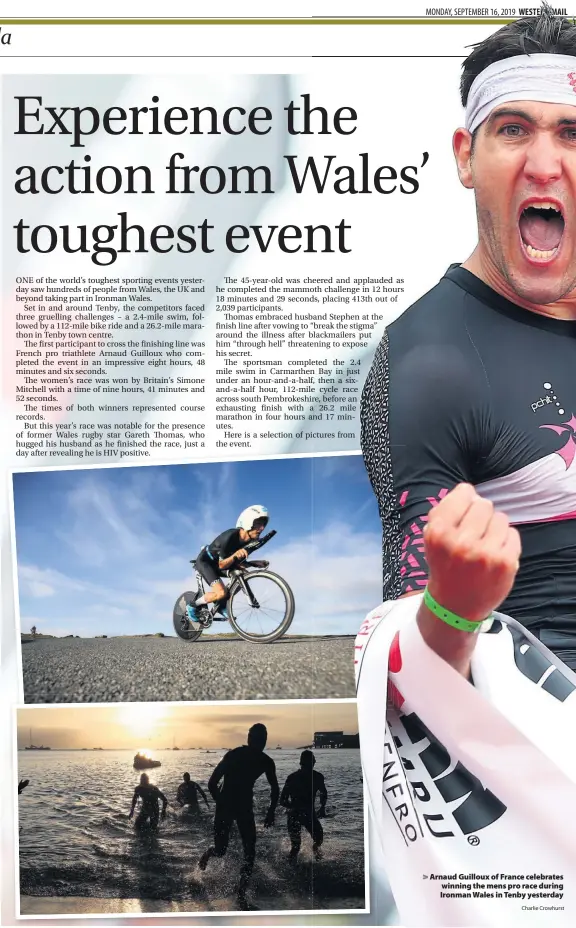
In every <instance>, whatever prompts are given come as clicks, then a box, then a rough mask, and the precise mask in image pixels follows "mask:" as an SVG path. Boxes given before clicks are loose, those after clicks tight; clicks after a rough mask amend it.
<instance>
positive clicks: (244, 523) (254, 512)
mask: <svg viewBox="0 0 576 928" xmlns="http://www.w3.org/2000/svg"><path fill="white" fill-rule="evenodd" d="M269 519H270V515H269V513H268V510H267V509H266V506H248V508H247V509H245V510H244V511H243V512H241V513H240V515H239V516H238V521H237V523H236V528H243V529H244V530H245V531H246V532H249V531H250V529H251V528H252V526H253V525H254V523H255V522H257V521H258V522H260V521H262V522H264V524H265V525H266V524H268V520H269Z"/></svg>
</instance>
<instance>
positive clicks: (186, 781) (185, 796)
mask: <svg viewBox="0 0 576 928" xmlns="http://www.w3.org/2000/svg"><path fill="white" fill-rule="evenodd" d="M198 793H200V795H201V796H202V799H203V800H204V802H205V803H206V805H208V797H207V796H206V793H205V792H204V790H203V789H202V787H201V786H200V784H199V783H195V782H194V780H192V779H191V778H190V774H189V773H185V774H183V776H182V783H181V784H180V786H179V787H178V791H177V793H176V801H177V802H178V803H179V805H181V806H188V808H189V809H190V811H191V812H197V811H198V808H199V806H198Z"/></svg>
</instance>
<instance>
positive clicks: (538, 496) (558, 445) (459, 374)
mask: <svg viewBox="0 0 576 928" xmlns="http://www.w3.org/2000/svg"><path fill="white" fill-rule="evenodd" d="M361 418H362V450H363V453H364V458H365V463H366V468H367V471H368V474H369V477H370V480H371V482H372V486H373V488H374V491H375V493H376V495H377V498H378V503H379V508H380V515H381V518H382V524H383V554H384V599H386V600H389V599H396V598H397V597H398V596H400V595H402V594H403V593H408V592H411V591H415V590H419V589H422V588H423V587H424V586H425V584H426V579H427V566H426V562H425V559H424V553H423V548H424V546H423V540H422V529H423V527H424V523H425V522H426V520H427V513H428V512H429V510H430V508H431V507H432V506H435V505H437V504H438V502H439V501H440V500H441V499H442V498H443V497H444V496H445V495H446V493H448V491H449V490H451V489H452V488H453V487H454V486H455V485H456V484H457V483H460V482H462V481H465V482H468V483H472V484H473V485H474V486H475V487H476V490H477V492H478V493H479V494H480V495H481V496H482V497H483V498H485V499H489V500H491V501H492V502H493V503H494V505H495V506H496V508H497V509H500V510H502V511H503V512H505V513H506V515H507V516H508V517H509V519H510V521H511V522H512V524H513V525H515V526H516V527H517V528H518V530H519V532H520V535H521V537H522V558H521V562H520V569H519V571H518V575H517V577H516V582H515V584H514V588H513V590H512V592H511V593H510V596H509V597H508V599H507V600H506V601H505V602H504V603H503V604H502V607H501V609H502V612H504V613H507V614H509V615H511V616H513V617H514V618H516V619H518V620H519V621H520V622H522V623H523V624H524V625H525V626H527V627H528V628H529V629H530V630H531V631H532V632H533V633H534V634H536V635H537V636H538V637H539V638H540V639H541V640H542V642H543V643H544V644H546V645H547V646H548V647H550V648H551V649H552V650H553V651H555V652H556V653H557V654H558V655H559V656H560V657H561V658H562V659H563V660H565V661H566V663H568V664H569V665H570V666H572V667H573V668H576V322H572V321H569V320H561V319H554V318H551V317H548V316H543V315H540V314H538V313H534V312H531V311H529V310H526V309H522V308H521V307H518V306H516V305H515V304H514V303H511V302H510V301H508V300H506V299H504V298H503V297H501V296H500V295H499V294H497V293H496V292H495V291H494V290H492V289H491V288H490V287H488V286H487V285H486V284H484V283H483V282H482V281H481V280H479V278H477V277H476V276H475V275H473V274H471V273H470V272H469V271H466V270H465V269H464V268H461V267H459V266H458V265H453V266H452V267H450V268H449V270H448V271H447V273H446V274H445V276H444V277H443V278H442V280H441V281H440V283H439V284H438V285H437V286H436V287H434V288H433V289H432V290H431V291H430V292H429V293H427V294H426V295H425V296H424V297H422V299H420V300H418V302H416V303H415V304H414V305H413V306H411V307H410V308H409V309H408V310H407V311H406V312H405V313H403V314H402V316H401V317H400V318H399V319H397V320H396V321H395V322H394V323H392V324H391V325H390V326H389V327H388V329H387V331H386V333H385V335H384V338H383V339H382V342H381V343H380V345H379V347H378V349H377V352H376V356H375V359H374V363H373V365H372V368H371V371H370V373H369V375H368V379H367V381H366V385H365V388H364V392H363V397H362V414H361Z"/></svg>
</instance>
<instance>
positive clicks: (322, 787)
mask: <svg viewBox="0 0 576 928" xmlns="http://www.w3.org/2000/svg"><path fill="white" fill-rule="evenodd" d="M318 777H319V783H318V794H319V796H320V808H319V809H318V818H324V815H325V814H326V802H327V801H328V790H327V789H326V783H325V781H324V777H323V775H322V774H321V773H319V774H318Z"/></svg>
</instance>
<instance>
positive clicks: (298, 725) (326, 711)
mask: <svg viewBox="0 0 576 928" xmlns="http://www.w3.org/2000/svg"><path fill="white" fill-rule="evenodd" d="M255 722H263V723H264V724H265V725H266V727H267V729H268V747H269V748H275V747H276V745H277V744H280V745H282V747H284V748H290V747H300V746H301V745H305V744H310V743H311V741H312V738H313V734H314V732H315V731H332V730H337V731H345V732H347V733H355V732H357V731H358V723H357V716H356V704H355V703H346V702H338V703H328V702H326V703H322V702H318V703H310V702H302V703H292V704H286V703H265V704H262V705H258V704H249V705H220V706H215V705H203V704H198V703H196V704H194V705H186V704H180V703H179V704H171V703H124V704H122V705H113V706H112V705H111V706H89V705H88V706H62V707H60V706H58V707H52V706H48V707H46V708H22V709H19V710H18V748H19V749H20V750H22V749H23V748H24V747H25V746H26V745H27V744H29V743H30V734H32V742H33V743H34V744H36V745H40V744H44V745H46V746H48V747H51V748H52V749H67V748H68V749H79V748H83V747H86V748H92V747H101V748H129V749H131V750H132V749H135V750H140V749H146V750H161V749H162V748H171V747H172V746H173V744H176V745H177V746H178V747H180V748H198V747H203V748H223V747H224V748H230V747H236V746H237V745H239V744H244V743H245V742H246V733H247V731H248V729H249V728H250V726H251V725H253V724H254V723H255Z"/></svg>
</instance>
